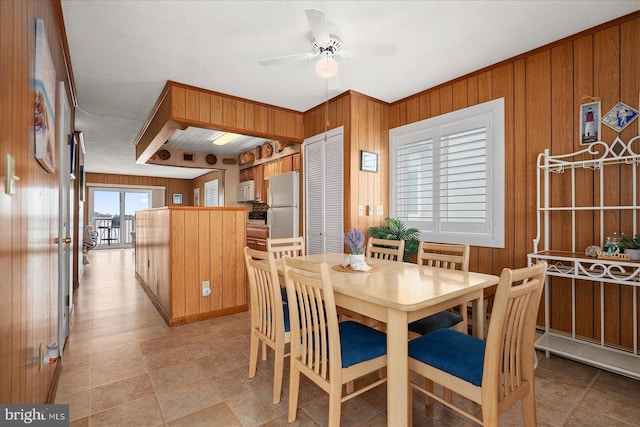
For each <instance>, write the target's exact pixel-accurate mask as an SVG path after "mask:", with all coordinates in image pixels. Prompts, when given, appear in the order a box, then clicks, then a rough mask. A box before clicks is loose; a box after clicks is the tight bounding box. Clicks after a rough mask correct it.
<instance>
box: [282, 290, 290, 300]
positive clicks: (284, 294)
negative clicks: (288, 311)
mask: <svg viewBox="0 0 640 427" xmlns="http://www.w3.org/2000/svg"><path fill="white" fill-rule="evenodd" d="M280 293H281V294H282V302H287V301H289V300H288V299H287V298H288V297H287V288H280Z"/></svg>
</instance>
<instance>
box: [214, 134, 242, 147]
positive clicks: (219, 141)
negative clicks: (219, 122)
mask: <svg viewBox="0 0 640 427" xmlns="http://www.w3.org/2000/svg"><path fill="white" fill-rule="evenodd" d="M240 136H241V135H238V134H237V133H231V132H227V133H224V134H222V135H221V136H219V137H218V138H216V139H214V140H213V143H214V144H215V145H224V144H228V143H229V142H231V141H233V140H234V139H236V138H239V137H240Z"/></svg>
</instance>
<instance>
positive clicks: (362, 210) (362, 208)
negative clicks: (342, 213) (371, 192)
mask: <svg viewBox="0 0 640 427" xmlns="http://www.w3.org/2000/svg"><path fill="white" fill-rule="evenodd" d="M358 215H360V216H362V215H364V206H362V205H359V206H358Z"/></svg>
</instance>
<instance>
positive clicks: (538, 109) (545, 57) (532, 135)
mask: <svg viewBox="0 0 640 427" xmlns="http://www.w3.org/2000/svg"><path fill="white" fill-rule="evenodd" d="M550 60H551V59H550V54H549V51H542V52H539V53H537V54H535V55H531V56H527V57H526V58H525V59H524V78H525V82H524V88H525V92H524V102H525V103H524V113H525V115H524V116H523V117H524V119H523V120H522V121H523V122H524V136H525V140H524V147H525V152H524V160H525V164H524V170H525V177H524V178H525V182H526V188H525V191H524V192H525V200H524V202H525V204H524V206H527V207H529V208H528V209H526V236H527V238H528V239H533V238H534V237H535V236H536V232H537V229H536V228H537V226H536V224H537V213H536V208H535V207H536V206H537V200H536V197H537V196H536V182H537V173H538V171H537V157H538V154H539V153H541V152H542V151H543V150H544V149H545V148H551V109H550V105H551V96H550V92H551V82H550V66H549V63H550ZM527 118H530V119H527ZM530 247H531V246H529V248H530ZM538 248H539V249H542V248H544V236H542V235H541V236H540V242H539V247H538ZM549 284H550V286H551V287H552V286H553V284H552V280H550V281H549ZM551 289H552V288H551ZM554 311H555V310H554V309H553V306H552V307H551V314H552V316H553V315H554ZM542 314H544V313H542ZM539 322H540V324H544V317H542V321H540V317H539Z"/></svg>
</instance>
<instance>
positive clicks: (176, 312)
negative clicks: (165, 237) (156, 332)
mask: <svg viewBox="0 0 640 427" xmlns="http://www.w3.org/2000/svg"><path fill="white" fill-rule="evenodd" d="M170 215H171V219H170V222H171V245H170V248H171V249H170V251H171V313H169V315H170V317H172V318H174V317H184V316H185V314H186V299H187V295H186V293H185V288H186V287H185V282H184V274H185V247H184V233H185V223H184V211H183V210H172V211H171V213H170Z"/></svg>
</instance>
